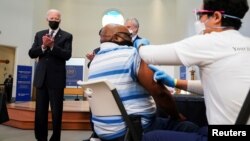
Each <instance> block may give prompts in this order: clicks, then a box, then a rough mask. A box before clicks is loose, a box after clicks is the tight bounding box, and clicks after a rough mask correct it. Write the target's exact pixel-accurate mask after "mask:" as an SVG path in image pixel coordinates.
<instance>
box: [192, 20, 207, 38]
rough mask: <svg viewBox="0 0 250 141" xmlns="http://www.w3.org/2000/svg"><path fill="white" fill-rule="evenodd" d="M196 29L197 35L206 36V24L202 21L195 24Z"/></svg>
mask: <svg viewBox="0 0 250 141" xmlns="http://www.w3.org/2000/svg"><path fill="white" fill-rule="evenodd" d="M194 27H195V31H196V34H199V35H201V34H204V30H205V29H206V25H205V23H202V22H201V21H199V20H197V21H196V22H195V23H194Z"/></svg>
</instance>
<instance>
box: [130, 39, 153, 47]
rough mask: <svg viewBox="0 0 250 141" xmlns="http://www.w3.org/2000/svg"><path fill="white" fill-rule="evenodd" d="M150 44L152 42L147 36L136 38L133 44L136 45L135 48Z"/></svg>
mask: <svg viewBox="0 0 250 141" xmlns="http://www.w3.org/2000/svg"><path fill="white" fill-rule="evenodd" d="M149 44H150V42H149V40H148V39H146V38H141V39H137V40H135V42H134V45H133V46H134V47H135V48H138V47H140V46H143V45H149Z"/></svg>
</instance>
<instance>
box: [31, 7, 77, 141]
mask: <svg viewBox="0 0 250 141" xmlns="http://www.w3.org/2000/svg"><path fill="white" fill-rule="evenodd" d="M47 21H48V25H49V29H47V30H42V31H39V32H37V33H36V35H35V39H34V43H33V45H32V47H31V49H30V50H29V56H30V57H31V58H34V59H35V58H36V59H37V61H38V62H37V64H36V68H35V76H34V86H35V87H36V88H37V93H36V112H35V137H36V139H37V140H38V141H47V136H48V109H49V105H50V108H51V112H52V124H53V126H52V127H53V134H52V136H51V138H50V140H49V141H60V138H61V124H62V111H63V97H64V96H63V95H64V88H65V85H66V67H65V64H66V60H69V59H70V58H71V53H72V40H73V36H72V34H70V33H68V32H66V31H63V30H62V29H60V28H59V24H60V22H61V14H60V12H59V11H58V10H56V9H51V10H49V11H48V12H47Z"/></svg>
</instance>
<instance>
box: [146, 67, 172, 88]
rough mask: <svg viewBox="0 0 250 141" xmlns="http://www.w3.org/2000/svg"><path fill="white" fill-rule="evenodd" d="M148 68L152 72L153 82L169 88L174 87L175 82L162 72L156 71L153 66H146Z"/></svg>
mask: <svg viewBox="0 0 250 141" xmlns="http://www.w3.org/2000/svg"><path fill="white" fill-rule="evenodd" d="M148 67H149V68H150V69H151V70H152V71H153V72H154V80H156V81H157V82H160V83H163V84H165V85H167V86H169V87H175V80H174V79H173V78H172V77H171V76H169V75H168V74H166V73H165V72H164V71H162V70H159V69H157V68H156V67H155V66H153V65H148Z"/></svg>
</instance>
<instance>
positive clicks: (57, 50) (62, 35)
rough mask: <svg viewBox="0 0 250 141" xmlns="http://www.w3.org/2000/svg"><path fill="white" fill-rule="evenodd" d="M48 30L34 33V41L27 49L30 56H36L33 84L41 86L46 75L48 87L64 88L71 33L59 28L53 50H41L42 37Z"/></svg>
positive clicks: (69, 55) (69, 56) (70, 50)
mask: <svg viewBox="0 0 250 141" xmlns="http://www.w3.org/2000/svg"><path fill="white" fill-rule="evenodd" d="M48 33H49V30H43V31H39V32H37V33H36V35H35V39H34V43H33V45H32V47H31V49H30V50H29V56H30V57H31V58H38V63H37V64H36V67H35V76H34V86H35V87H37V88H41V87H42V86H43V84H44V80H45V77H46V76H47V82H46V83H47V85H48V87H49V88H64V87H65V85H66V60H68V59H70V58H71V52H72V40H73V36H72V34H70V33H68V32H65V31H63V30H61V29H59V31H58V32H57V34H56V36H55V37H54V40H55V43H54V47H53V50H50V49H48V50H46V51H44V52H43V51H42V48H41V46H42V43H43V42H42V37H43V36H44V35H45V34H48Z"/></svg>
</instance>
